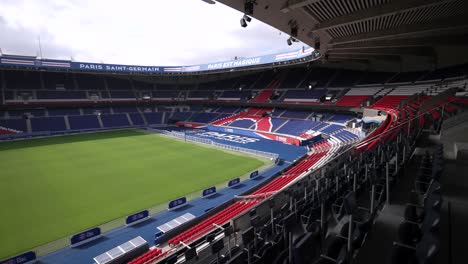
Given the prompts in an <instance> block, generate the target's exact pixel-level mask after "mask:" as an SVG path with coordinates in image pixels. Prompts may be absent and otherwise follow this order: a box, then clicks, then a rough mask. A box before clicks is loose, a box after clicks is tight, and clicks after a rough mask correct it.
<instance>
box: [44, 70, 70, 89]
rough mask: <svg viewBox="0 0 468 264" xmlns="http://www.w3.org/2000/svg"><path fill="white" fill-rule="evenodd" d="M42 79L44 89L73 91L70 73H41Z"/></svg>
mask: <svg viewBox="0 0 468 264" xmlns="http://www.w3.org/2000/svg"><path fill="white" fill-rule="evenodd" d="M42 79H43V80H44V88H45V89H48V90H55V89H57V88H65V89H66V90H75V89H76V87H75V83H74V81H73V74H72V73H62V72H60V73H59V72H43V73H42Z"/></svg>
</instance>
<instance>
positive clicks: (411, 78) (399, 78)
mask: <svg viewBox="0 0 468 264" xmlns="http://www.w3.org/2000/svg"><path fill="white" fill-rule="evenodd" d="M424 73H425V72H400V73H399V74H397V75H396V76H394V77H393V78H392V79H391V80H389V81H388V83H407V82H415V81H417V80H418V79H419V78H421V77H422V76H423V75H424Z"/></svg>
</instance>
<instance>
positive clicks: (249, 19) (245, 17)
mask: <svg viewBox="0 0 468 264" xmlns="http://www.w3.org/2000/svg"><path fill="white" fill-rule="evenodd" d="M243 19H245V21H247V22H250V21H252V18H251V17H249V16H248V15H244V17H243Z"/></svg>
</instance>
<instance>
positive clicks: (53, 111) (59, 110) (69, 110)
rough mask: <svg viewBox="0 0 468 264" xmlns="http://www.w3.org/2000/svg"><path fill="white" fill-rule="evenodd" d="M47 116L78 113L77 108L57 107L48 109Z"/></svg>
mask: <svg viewBox="0 0 468 264" xmlns="http://www.w3.org/2000/svg"><path fill="white" fill-rule="evenodd" d="M47 112H49V116H66V115H80V109H79V108H57V109H54V108H52V109H48V110H47Z"/></svg>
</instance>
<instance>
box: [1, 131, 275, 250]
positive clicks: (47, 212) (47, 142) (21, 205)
mask: <svg viewBox="0 0 468 264" xmlns="http://www.w3.org/2000/svg"><path fill="white" fill-rule="evenodd" d="M265 163H266V161H264V160H259V159H255V158H251V157H245V156H240V155H236V154H232V153H227V152H224V151H221V150H218V149H213V148H208V147H203V146H199V145H195V144H190V143H185V142H181V141H178V140H174V139H170V138H166V137H163V136H159V135H153V134H146V133H144V132H142V131H138V130H119V131H110V132H100V133H92V134H81V135H72V136H62V137H53V138H41V139H32V140H24V141H15V142H5V143H0V205H1V210H0V219H1V224H0V259H3V258H4V257H6V256H11V255H14V254H17V253H20V252H22V251H25V250H28V249H31V248H33V247H36V246H39V245H41V244H44V243H47V242H50V241H54V240H56V239H60V238H62V237H65V236H69V235H71V234H74V233H77V232H79V231H82V230H85V229H87V228H90V227H94V226H97V225H100V224H103V223H106V222H108V221H110V220H113V219H116V218H120V217H123V216H126V215H128V214H131V213H134V212H137V211H139V210H143V209H146V208H149V207H152V206H155V205H158V204H161V203H165V202H167V201H169V200H171V199H174V198H178V197H180V196H184V195H186V194H189V193H192V192H195V191H199V190H202V189H204V188H207V187H210V186H213V185H215V184H219V183H222V182H225V181H227V180H230V179H232V178H235V177H239V176H242V175H244V174H245V173H248V172H249V171H252V170H254V169H256V168H258V167H260V166H262V165H264V164H265Z"/></svg>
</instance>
